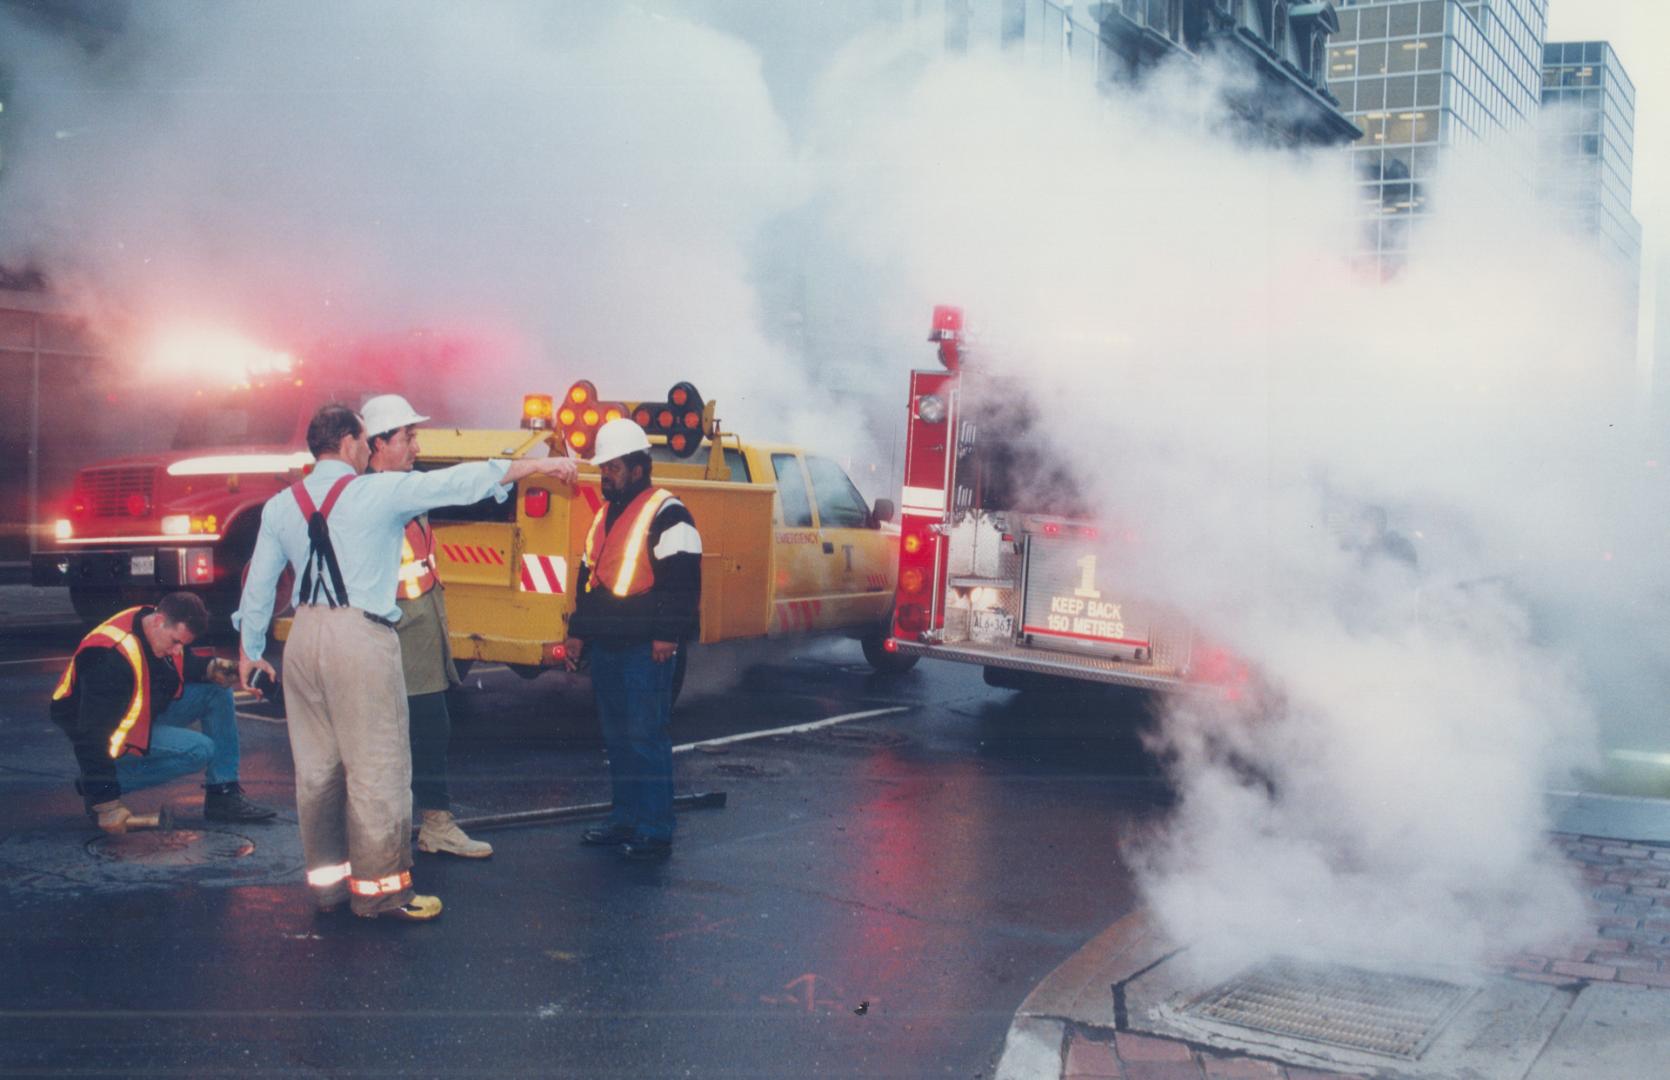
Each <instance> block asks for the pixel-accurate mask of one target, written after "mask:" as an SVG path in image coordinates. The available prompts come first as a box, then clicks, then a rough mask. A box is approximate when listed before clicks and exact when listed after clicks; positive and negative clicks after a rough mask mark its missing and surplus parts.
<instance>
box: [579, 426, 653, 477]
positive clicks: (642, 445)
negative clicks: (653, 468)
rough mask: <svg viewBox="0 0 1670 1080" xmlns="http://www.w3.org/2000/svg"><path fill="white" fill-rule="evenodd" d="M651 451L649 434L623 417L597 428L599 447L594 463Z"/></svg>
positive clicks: (592, 458)
mask: <svg viewBox="0 0 1670 1080" xmlns="http://www.w3.org/2000/svg"><path fill="white" fill-rule="evenodd" d="M639 451H644V452H645V453H647V452H648V451H649V436H648V435H645V434H644V429H643V428H641V427H639V426H638V425H637V424H635V423H633V422H632V421H630V420H628V419H627V418H626V417H624V416H623V417H621V418H620V419H619V420H611V421H609V422H608V423H607V424H604V425H603V426H602V427H600V428H598V429H597V449H596V450H595V451H594V452H593V453H592V456H591V462H592V464H593V465H601V464H603V463H604V462H605V461H613V460H615V459H616V458H623V457H625V456H626V455H627V454H636V453H638V452H639Z"/></svg>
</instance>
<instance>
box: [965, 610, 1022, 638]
mask: <svg viewBox="0 0 1670 1080" xmlns="http://www.w3.org/2000/svg"><path fill="white" fill-rule="evenodd" d="M968 636H969V637H971V638H973V639H974V640H975V641H983V642H987V643H990V642H997V641H1012V640H1013V639H1014V637H1015V617H1014V616H1013V615H1011V614H1009V613H1008V612H1006V611H976V612H975V613H974V618H973V620H972V621H970V623H969V627H968Z"/></svg>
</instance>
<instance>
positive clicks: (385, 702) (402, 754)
mask: <svg viewBox="0 0 1670 1080" xmlns="http://www.w3.org/2000/svg"><path fill="white" fill-rule="evenodd" d="M284 711H285V715H286V719H287V722H288V725H289V728H290V751H291V754H292V755H293V756H294V758H295V764H296V809H297V815H298V817H299V818H300V821H301V834H302V856H303V858H304V859H305V860H306V863H307V880H308V884H309V885H310V886H311V887H312V889H313V896H314V900H315V902H316V903H317V904H318V905H319V906H320V907H334V906H336V905H337V904H340V903H341V902H342V901H343V900H344V899H351V900H352V903H353V909H354V911H355V912H356V913H357V914H361V915H373V914H376V913H377V912H379V911H385V910H388V909H390V908H397V907H400V906H401V905H403V904H405V903H406V902H407V901H409V900H411V898H412V876H411V867H412V753H411V746H410V743H409V736H408V733H407V717H406V684H405V679H404V677H403V676H402V675H401V671H400V638H399V636H398V635H397V634H396V633H395V632H394V631H393V630H392V629H390V628H389V627H386V626H379V625H378V624H376V623H374V622H372V621H371V620H370V619H367V618H366V617H365V615H364V614H363V613H362V612H360V611H359V609H357V608H347V607H339V608H330V607H325V606H323V605H319V604H308V605H304V606H302V607H300V608H298V609H297V610H296V620H295V623H294V624H293V625H292V627H291V630H290V639H289V641H287V642H286V643H285V646H284Z"/></svg>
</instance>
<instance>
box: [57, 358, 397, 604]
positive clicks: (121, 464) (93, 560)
mask: <svg viewBox="0 0 1670 1080" xmlns="http://www.w3.org/2000/svg"><path fill="white" fill-rule="evenodd" d="M278 355H279V354H275V359H274V360H273V362H272V363H270V364H269V365H266V366H265V367H263V368H262V369H261V370H255V371H248V372H245V373H243V374H244V376H245V378H244V379H243V381H241V382H239V383H237V384H236V385H232V386H229V387H226V388H224V389H198V390H196V391H193V392H192V393H191V395H190V396H189V397H188V398H187V399H186V402H185V406H184V410H183V412H182V413H181V415H180V418H179V421H178V426H177V428H176V434H175V436H174V440H173V445H172V446H171V447H170V448H169V449H168V450H166V451H162V452H159V453H154V454H138V455H130V456H126V457H121V458H116V459H112V460H106V461H100V462H96V463H94V464H91V465H88V466H85V467H83V468H81V469H80V470H78V471H77V473H76V476H75V481H74V485H73V487H72V489H71V491H70V492H69V493H68V494H67V495H66V496H64V497H63V498H62V499H61V500H59V505H58V507H57V512H56V514H55V515H54V516H53V517H52V518H51V525H50V530H47V529H42V530H41V531H42V532H48V531H50V539H49V540H48V539H43V540H42V541H40V542H39V544H38V546H37V548H36V550H35V551H34V552H33V554H32V555H31V565H32V578H33V581H34V583H35V584H36V585H43V586H68V587H69V590H70V599H71V600H72V602H73V603H74V605H75V610H76V613H77V614H78V615H79V616H81V618H82V619H84V620H86V621H88V622H90V623H91V622H96V621H98V620H100V619H102V618H105V617H106V616H108V615H110V614H111V613H112V612H115V611H117V610H120V609H121V608H123V607H126V606H129V605H132V604H135V603H143V602H150V601H154V600H156V598H157V597H159V596H160V595H162V594H163V593H165V592H173V591H175V590H181V589H183V590H189V591H193V592H197V593H199V594H201V595H202V596H203V598H204V600H205V602H206V603H207V604H208V606H209V608H210V610H211V611H212V612H214V613H216V614H218V615H226V614H228V613H230V612H231V611H233V610H235V609H236V607H237V604H238V593H239V589H240V586H241V582H242V579H243V573H244V567H245V565H246V564H247V562H248V560H249V555H250V552H251V551H253V550H254V547H255V533H256V529H257V528H258V527H259V525H260V520H261V506H262V504H263V503H265V502H266V501H267V499H268V498H269V497H271V496H272V495H273V494H275V493H276V492H278V491H281V490H283V489H284V488H285V487H286V486H288V485H289V484H291V483H293V482H294V481H295V480H296V479H298V478H299V477H300V476H301V475H302V471H303V470H304V469H305V468H307V467H308V466H310V465H311V464H312V462H313V457H312V455H311V454H309V453H308V452H307V441H306V432H307V422H308V419H309V418H310V417H311V416H312V415H313V413H314V411H315V410H316V409H317V408H318V407H319V406H320V405H322V404H325V403H327V402H332V401H335V402H341V403H343V404H346V405H349V406H350V407H353V408H358V407H359V405H360V402H361V401H363V400H364V398H365V396H366V394H367V392H378V391H381V390H382V389H385V388H387V387H390V386H393V387H395V388H401V386H402V385H403V376H402V373H403V372H404V371H405V370H406V365H404V364H388V365H379V364H375V363H369V364H368V363H365V362H363V361H364V359H365V358H364V357H363V356H356V357H354V358H352V360H345V361H344V362H341V363H336V362H324V361H320V362H315V363H309V362H307V361H305V360H303V359H291V358H289V357H287V356H285V357H283V358H282V359H277V357H278ZM385 369H386V370H385ZM390 380H394V381H392V382H391V381H390Z"/></svg>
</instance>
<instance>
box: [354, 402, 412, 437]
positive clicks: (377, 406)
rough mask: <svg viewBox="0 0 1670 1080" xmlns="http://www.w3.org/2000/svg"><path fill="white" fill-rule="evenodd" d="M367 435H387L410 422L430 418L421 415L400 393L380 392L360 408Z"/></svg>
mask: <svg viewBox="0 0 1670 1080" xmlns="http://www.w3.org/2000/svg"><path fill="white" fill-rule="evenodd" d="M360 419H362V420H364V421H365V433H366V434H367V435H387V434H388V433H389V432H391V431H398V430H399V429H401V428H403V427H406V426H407V425H409V424H421V423H423V422H424V421H425V420H427V419H429V417H427V416H419V415H418V414H417V410H416V409H414V408H412V405H411V403H410V402H408V401H407V400H406V399H405V398H403V397H401V396H400V395H399V394H378V395H377V396H376V397H374V398H372V399H371V400H370V401H367V402H366V403H365V408H363V409H361V410H360Z"/></svg>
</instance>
